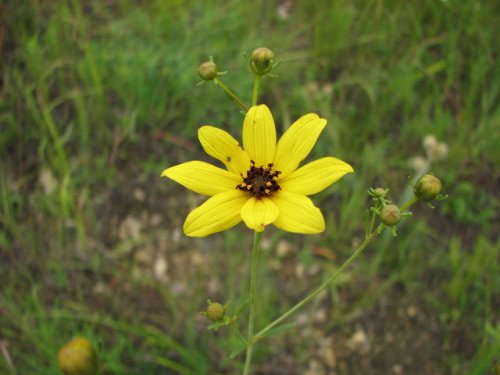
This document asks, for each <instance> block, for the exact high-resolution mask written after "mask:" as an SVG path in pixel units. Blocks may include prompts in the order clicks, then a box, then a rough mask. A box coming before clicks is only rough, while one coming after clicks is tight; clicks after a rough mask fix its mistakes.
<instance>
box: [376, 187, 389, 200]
mask: <svg viewBox="0 0 500 375" xmlns="http://www.w3.org/2000/svg"><path fill="white" fill-rule="evenodd" d="M388 192H389V190H387V189H384V188H381V187H378V188H375V189H373V194H374V195H375V196H376V197H377V198H385V196H386V195H387V193H388Z"/></svg>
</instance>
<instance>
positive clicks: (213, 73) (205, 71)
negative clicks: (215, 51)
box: [198, 61, 219, 81]
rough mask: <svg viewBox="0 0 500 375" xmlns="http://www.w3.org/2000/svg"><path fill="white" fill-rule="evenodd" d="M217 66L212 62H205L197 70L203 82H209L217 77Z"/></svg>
mask: <svg viewBox="0 0 500 375" xmlns="http://www.w3.org/2000/svg"><path fill="white" fill-rule="evenodd" d="M218 72H219V71H218V70H217V65H215V63H214V62H213V61H206V62H204V63H203V64H201V65H200V66H199V68H198V74H199V76H200V77H201V78H202V79H203V80H205V81H211V80H213V79H214V78H215V77H217V73H218Z"/></svg>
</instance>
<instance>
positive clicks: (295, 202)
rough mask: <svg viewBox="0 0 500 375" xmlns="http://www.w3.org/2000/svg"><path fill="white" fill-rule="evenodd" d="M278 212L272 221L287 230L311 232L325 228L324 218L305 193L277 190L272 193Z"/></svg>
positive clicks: (318, 231) (317, 231) (321, 230)
mask: <svg viewBox="0 0 500 375" xmlns="http://www.w3.org/2000/svg"><path fill="white" fill-rule="evenodd" d="M271 199H272V200H273V202H274V203H275V204H276V206H278V209H279V211H280V214H279V216H278V218H277V219H276V220H275V221H274V222H273V224H274V225H276V226H277V227H278V228H280V229H283V230H284V231H287V232H293V233H304V234H313V233H321V232H323V231H324V230H325V219H324V218H323V215H322V214H321V211H320V210H319V208H318V207H316V206H315V205H314V204H313V202H312V201H311V199H309V198H308V197H306V196H305V195H300V194H293V193H287V192H285V191H278V192H276V193H274V194H273V195H272V198H271Z"/></svg>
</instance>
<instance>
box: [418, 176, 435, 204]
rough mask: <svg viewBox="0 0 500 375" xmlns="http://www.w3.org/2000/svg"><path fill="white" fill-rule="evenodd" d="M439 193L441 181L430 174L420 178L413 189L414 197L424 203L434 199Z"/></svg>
mask: <svg viewBox="0 0 500 375" xmlns="http://www.w3.org/2000/svg"><path fill="white" fill-rule="evenodd" d="M440 192H441V181H439V178H437V177H436V176H434V175H432V174H426V175H423V176H422V177H420V178H419V179H418V181H417V183H416V184H415V186H414V187H413V193H414V194H415V196H416V197H417V198H418V199H419V200H421V201H424V202H429V201H432V200H433V199H435V198H436V197H437V196H438V194H439V193H440Z"/></svg>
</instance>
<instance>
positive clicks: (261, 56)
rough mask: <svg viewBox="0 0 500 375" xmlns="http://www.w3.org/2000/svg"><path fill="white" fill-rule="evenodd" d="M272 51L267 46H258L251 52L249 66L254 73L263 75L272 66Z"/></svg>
mask: <svg viewBox="0 0 500 375" xmlns="http://www.w3.org/2000/svg"><path fill="white" fill-rule="evenodd" d="M273 63H274V53H273V51H271V50H270V49H269V48H265V47H260V48H256V49H254V50H253V52H252V57H251V58H250V67H251V68H252V70H253V71H254V73H255V74H258V75H264V74H266V73H268V72H269V71H270V70H271V69H272V68H273Z"/></svg>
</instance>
